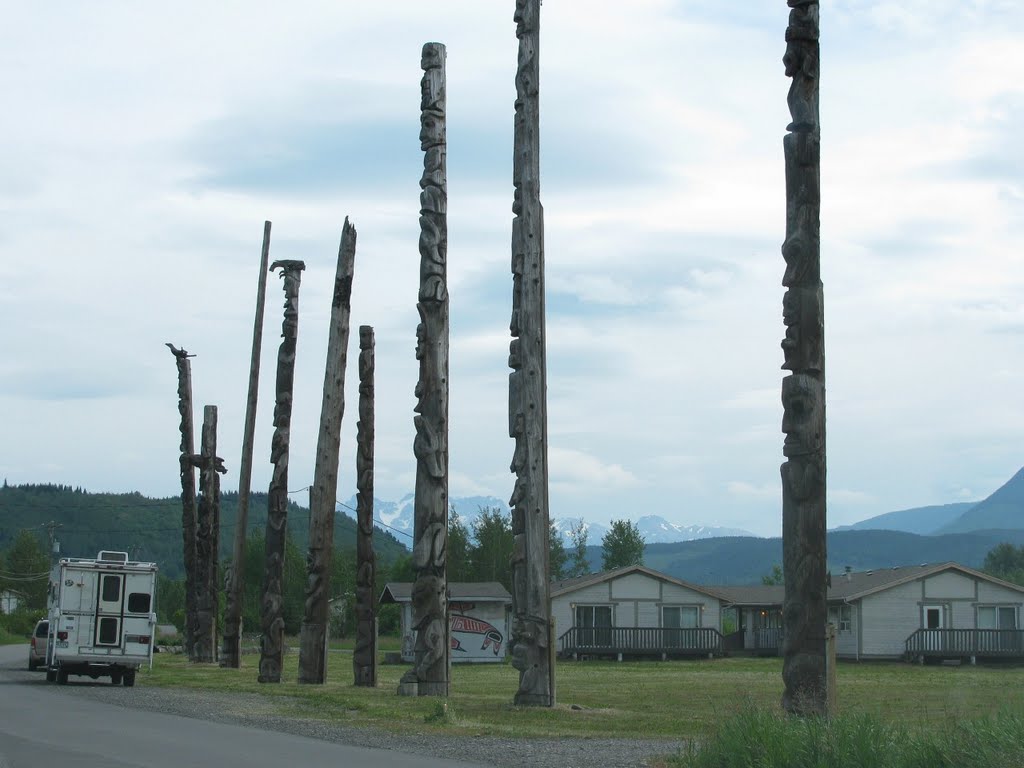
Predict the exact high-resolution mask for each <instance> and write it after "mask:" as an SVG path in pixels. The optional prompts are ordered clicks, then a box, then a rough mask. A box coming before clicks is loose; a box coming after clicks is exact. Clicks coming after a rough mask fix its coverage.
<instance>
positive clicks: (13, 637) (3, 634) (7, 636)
mask: <svg viewBox="0 0 1024 768" xmlns="http://www.w3.org/2000/svg"><path fill="white" fill-rule="evenodd" d="M28 640H29V639H28V638H27V637H25V635H17V634H14V633H12V632H8V631H7V629H5V628H4V627H0V645H17V644H19V643H28Z"/></svg>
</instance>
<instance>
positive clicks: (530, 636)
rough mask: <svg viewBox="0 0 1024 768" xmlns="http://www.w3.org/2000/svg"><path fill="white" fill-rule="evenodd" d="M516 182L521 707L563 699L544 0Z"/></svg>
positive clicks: (534, 0) (535, 19)
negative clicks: (555, 561)
mask: <svg viewBox="0 0 1024 768" xmlns="http://www.w3.org/2000/svg"><path fill="white" fill-rule="evenodd" d="M515 22H516V37H518V38H519V67H518V69H517V70H516V103H515V130H514V133H513V161H512V183H513V184H514V186H515V197H514V200H513V203H512V212H513V213H514V214H515V218H514V219H513V220H512V321H511V323H510V324H509V328H510V330H511V332H512V342H511V344H510V345H509V357H508V364H509V367H510V368H512V373H511V374H509V377H508V387H509V436H510V437H513V438H515V442H516V444H515V452H514V454H513V456H512V467H511V469H512V471H513V472H514V473H515V475H516V480H515V486H514V488H513V490H512V497H511V498H510V499H509V507H511V508H512V533H513V536H514V547H513V552H512V632H511V637H510V639H509V648H510V650H511V652H512V666H514V667H515V668H516V669H518V670H519V690H518V691H517V692H516V695H515V703H516V704H517V705H520V706H543V707H550V706H554V704H555V669H554V665H553V664H552V663H551V658H550V655H549V648H550V647H551V643H552V637H551V632H552V623H551V607H550V600H549V588H548V454H547V449H548V445H547V443H548V425H547V360H546V341H545V329H544V323H545V310H544V209H543V207H542V206H541V204H540V98H539V82H540V61H539V57H540V0H516V12H515Z"/></svg>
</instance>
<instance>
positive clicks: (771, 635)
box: [754, 627, 782, 651]
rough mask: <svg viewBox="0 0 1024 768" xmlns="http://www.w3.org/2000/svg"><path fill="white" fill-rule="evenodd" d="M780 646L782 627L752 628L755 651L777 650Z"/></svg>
mask: <svg viewBox="0 0 1024 768" xmlns="http://www.w3.org/2000/svg"><path fill="white" fill-rule="evenodd" d="M781 647H782V629H781V627H773V628H771V629H755V630H754V650H756V651H777V650H779V648H781Z"/></svg>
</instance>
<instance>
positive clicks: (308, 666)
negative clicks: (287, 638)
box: [299, 217, 356, 684]
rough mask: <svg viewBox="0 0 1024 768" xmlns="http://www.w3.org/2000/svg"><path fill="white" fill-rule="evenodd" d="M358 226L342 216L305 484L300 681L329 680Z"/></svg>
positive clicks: (321, 681)
mask: <svg viewBox="0 0 1024 768" xmlns="http://www.w3.org/2000/svg"><path fill="white" fill-rule="evenodd" d="M355 258H356V228H355V227H353V226H352V225H351V224H349V222H348V217H345V226H344V227H342V230H341V246H340V247H339V249H338V263H337V267H336V269H335V274H334V296H333V298H332V300H331V321H330V330H329V332H328V338H327V364H326V366H325V368H324V396H323V401H322V405H321V407H320V436H319V438H318V439H317V444H316V465H315V467H314V470H313V485H311V486H310V489H309V502H310V504H309V515H310V516H309V551H308V552H307V553H306V573H307V585H306V604H305V615H304V618H303V620H302V634H301V636H300V638H299V682H300V683H313V684H322V683H324V682H326V680H327V624H328V612H329V609H330V605H329V601H330V598H331V555H332V553H333V552H334V511H335V505H336V503H337V502H336V500H337V496H338V446H339V444H340V442H341V419H342V417H343V416H344V414H345V368H346V367H347V365H348V331H349V316H350V314H351V305H352V274H353V269H354V267H355Z"/></svg>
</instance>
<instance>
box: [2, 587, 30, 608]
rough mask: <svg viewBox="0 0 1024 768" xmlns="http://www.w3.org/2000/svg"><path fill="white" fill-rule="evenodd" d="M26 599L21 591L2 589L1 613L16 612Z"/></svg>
mask: <svg viewBox="0 0 1024 768" xmlns="http://www.w3.org/2000/svg"><path fill="white" fill-rule="evenodd" d="M24 601H25V596H24V595H23V594H21V592H17V591H15V590H13V589H3V590H0V613H14V612H15V611H16V610H18V608H20V607H21V604H22V603H23V602H24Z"/></svg>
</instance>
